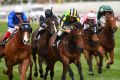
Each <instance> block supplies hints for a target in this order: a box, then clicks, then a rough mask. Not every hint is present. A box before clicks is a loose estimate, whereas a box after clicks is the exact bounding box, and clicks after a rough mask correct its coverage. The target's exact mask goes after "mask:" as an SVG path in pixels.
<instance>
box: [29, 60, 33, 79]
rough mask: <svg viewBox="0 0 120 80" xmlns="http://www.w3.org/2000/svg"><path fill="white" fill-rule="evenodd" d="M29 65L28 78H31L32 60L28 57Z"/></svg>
mask: <svg viewBox="0 0 120 80" xmlns="http://www.w3.org/2000/svg"><path fill="white" fill-rule="evenodd" d="M29 65H30V72H29V76H28V80H32V66H33V62H32V60H31V58H30V59H29Z"/></svg>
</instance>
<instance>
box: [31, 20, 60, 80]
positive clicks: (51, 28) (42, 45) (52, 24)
mask: <svg viewBox="0 0 120 80" xmlns="http://www.w3.org/2000/svg"><path fill="white" fill-rule="evenodd" d="M45 23H46V24H47V27H46V28H45V29H43V30H41V31H40V38H39V40H38V41H36V40H35V37H36V32H37V31H38V29H37V30H36V31H34V33H33V35H32V39H31V44H32V55H33V60H34V63H35V72H34V76H35V77H37V76H38V72H37V70H38V69H37V64H36V58H37V57H36V54H37V53H38V62H39V72H40V77H41V78H43V77H44V79H46V78H47V73H48V67H46V73H45V76H44V75H43V68H42V60H41V59H44V60H45V62H46V65H48V63H49V58H50V56H49V55H48V53H49V51H48V44H49V39H50V37H51V36H52V35H53V34H54V33H55V32H56V29H55V28H57V27H58V20H57V19H48V20H47V21H46V22H45ZM52 79H53V74H51V80H52Z"/></svg>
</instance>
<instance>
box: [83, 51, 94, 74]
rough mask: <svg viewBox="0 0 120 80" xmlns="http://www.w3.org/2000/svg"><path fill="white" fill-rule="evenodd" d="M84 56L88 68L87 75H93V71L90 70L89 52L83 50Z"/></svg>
mask: <svg viewBox="0 0 120 80" xmlns="http://www.w3.org/2000/svg"><path fill="white" fill-rule="evenodd" d="M84 56H85V59H86V61H87V64H88V67H89V73H88V75H94V72H93V69H92V60H91V59H92V56H91V57H90V55H89V52H88V51H87V50H84Z"/></svg>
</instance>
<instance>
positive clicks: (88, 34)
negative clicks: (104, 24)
mask: <svg viewBox="0 0 120 80" xmlns="http://www.w3.org/2000/svg"><path fill="white" fill-rule="evenodd" d="M97 32H98V28H97V24H94V23H92V21H91V22H90V23H89V27H88V28H87V29H85V30H83V33H82V34H83V35H82V37H83V43H84V51H83V53H84V56H85V59H86V61H87V64H88V67H89V73H88V74H89V75H94V72H93V69H92V59H93V56H95V58H96V61H97V68H98V73H101V72H102V61H103V54H102V53H103V51H102V47H101V46H100V44H99V39H98V36H97ZM97 56H99V62H98V60H97Z"/></svg>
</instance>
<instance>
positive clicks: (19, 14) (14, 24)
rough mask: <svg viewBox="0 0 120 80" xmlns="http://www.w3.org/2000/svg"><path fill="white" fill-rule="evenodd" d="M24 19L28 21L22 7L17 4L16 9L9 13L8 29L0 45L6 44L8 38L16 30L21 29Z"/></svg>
mask: <svg viewBox="0 0 120 80" xmlns="http://www.w3.org/2000/svg"><path fill="white" fill-rule="evenodd" d="M22 21H27V17H26V15H25V13H24V12H23V9H22V7H21V6H16V7H15V9H14V10H13V11H11V12H10V13H9V15H8V30H7V32H6V33H5V35H4V37H3V40H2V42H1V43H0V46H5V43H6V40H7V39H8V38H9V37H10V36H11V34H12V33H13V32H14V31H15V30H17V29H19V24H20V23H22Z"/></svg>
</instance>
